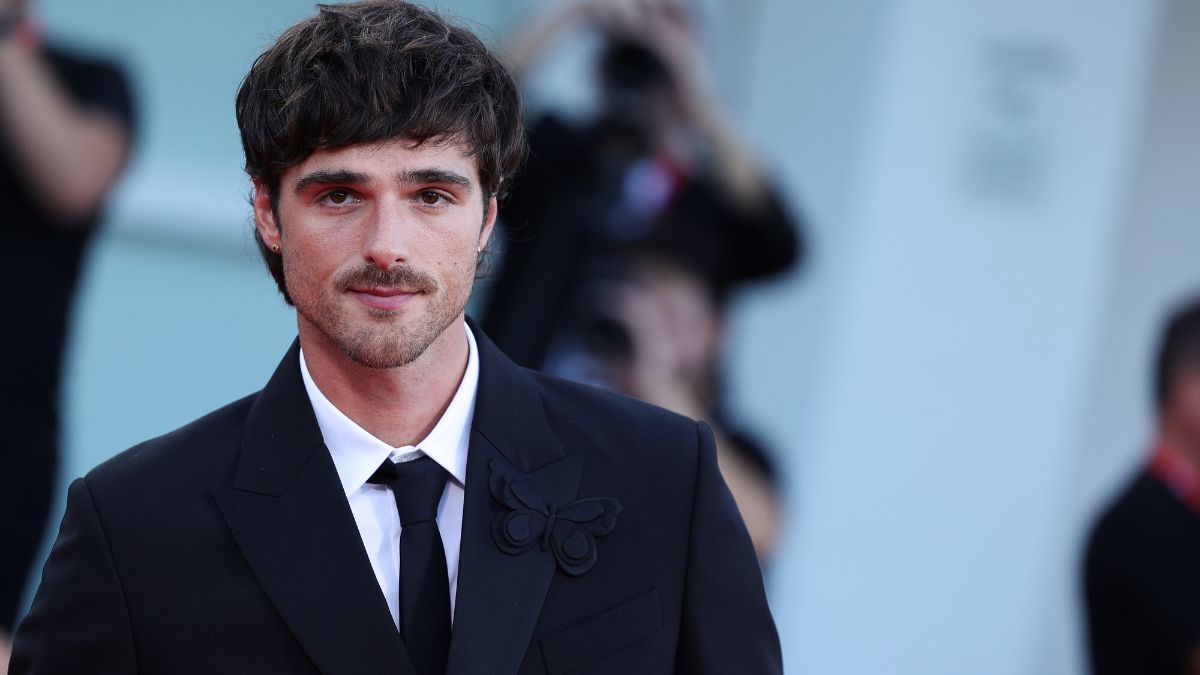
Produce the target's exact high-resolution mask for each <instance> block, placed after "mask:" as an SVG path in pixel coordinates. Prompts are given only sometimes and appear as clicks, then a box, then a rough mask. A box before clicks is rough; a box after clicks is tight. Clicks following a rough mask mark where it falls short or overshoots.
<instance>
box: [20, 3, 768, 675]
mask: <svg viewBox="0 0 1200 675" xmlns="http://www.w3.org/2000/svg"><path fill="white" fill-rule="evenodd" d="M237 110H238V122H239V126H240V129H241V133H242V141H243V147H244V149H245V152H246V166H247V170H248V172H249V174H250V176H251V178H252V179H253V183H254V214H255V221H256V236H257V237H258V241H259V245H260V250H261V252H262V253H263V256H264V259H265V260H266V262H267V266H268V268H269V269H270V270H271V272H272V274H273V275H274V277H275V279H276V281H277V282H278V284H279V287H280V290H281V291H282V292H283V294H284V297H285V298H286V299H287V300H288V301H289V302H291V303H292V304H294V305H295V307H296V309H297V322H298V325H299V339H298V341H297V344H295V345H293V347H292V349H291V350H290V351H289V352H288V353H287V354H286V355H285V356H284V359H283V361H282V362H281V364H280V365H279V368H278V369H277V370H276V372H275V374H274V376H272V378H271V380H270V381H269V382H268V383H267V385H266V387H265V388H264V389H263V390H262V391H260V392H258V393H257V394H254V395H251V396H249V397H247V398H245V399H243V400H241V401H238V402H235V403H233V404H231V405H229V406H227V407H225V408H222V409H220V410H217V411H215V412H213V413H211V414H209V415H207V416H205V417H203V418H201V419H200V420H197V421H196V422H193V423H192V424H190V425H188V426H186V427H183V428H182V429H179V430H177V431H175V432H173V433H171V434H168V435H166V436H163V437H161V438H158V439H154V440H151V441H149V442H147V443H144V444H142V445H139V446H136V447H134V448H132V449H130V450H128V451H126V452H125V453H122V454H121V455H118V456H117V457H115V458H113V459H112V460H110V461H108V462H106V463H105V464H103V465H101V466H100V467H97V468H96V469H94V470H93V471H91V472H90V473H89V474H88V475H87V476H86V477H84V478H83V479H80V480H78V481H76V482H75V483H74V484H73V485H72V487H71V489H70V494H69V497H68V502H69V503H68V508H67V514H66V516H65V517H64V520H63V524H62V529H61V532H60V534H59V539H58V542H57V543H56V545H55V548H54V551H53V552H52V554H51V558H50V560H49V562H48V563H47V565H46V569H45V572H44V575H43V579H42V585H41V588H40V589H39V591H38V594H37V597H36V598H35V600H34V605H33V608H32V609H31V611H30V614H29V615H28V617H27V619H26V620H25V622H24V623H23V624H22V625H21V627H20V628H19V629H18V633H17V636H16V643H15V651H14V657H13V664H14V665H13V668H14V672H17V673H25V672H77V671H86V672H89V673H95V672H131V671H137V672H145V673H160V672H161V673H189V672H196V673H225V672H288V673H311V672H321V673H383V672H397V673H405V674H414V673H416V674H420V675H428V674H430V673H442V672H446V673H461V674H463V675H474V674H477V673H488V674H491V673H565V672H591V673H607V672H622V673H665V672H687V673H734V672H736V673H774V672H779V671H780V670H781V667H780V656H779V645H778V641H777V638H776V635H775V630H774V626H773V622H772V620H771V617H770V614H769V612H768V610H767V607H766V601H765V598H764V593H763V589H762V579H761V575H760V573H759V570H758V567H757V565H756V564H755V562H754V553H753V551H752V549H751V546H750V543H749V540H748V537H747V535H746V531H745V528H744V526H743V525H742V523H741V521H740V519H739V518H738V515H737V513H736V510H735V507H734V506H733V503H732V500H731V498H730V496H729V493H728V491H727V490H726V488H725V486H724V484H723V483H722V481H721V478H720V475H719V473H718V471H717V468H716V463H715V459H714V449H713V440H712V436H711V434H710V433H709V431H708V430H707V428H706V427H704V426H703V425H700V424H697V423H695V422H692V421H690V420H687V419H685V418H682V417H678V416H675V415H673V414H671V413H667V412H665V411H662V410H659V409H655V408H651V407H648V406H645V405H643V404H640V403H637V402H634V401H632V400H629V399H624V398H620V397H617V396H615V395H610V394H604V393H600V392H598V391H594V390H591V389H587V388H584V387H581V386H579V385H573V384H569V383H565V382H562V381H558V380H554V379H552V378H548V377H545V376H541V375H538V374H535V373H532V372H529V371H525V370H523V369H520V368H518V367H517V366H515V365H514V364H513V363H512V362H511V361H509V360H508V359H507V358H506V357H505V356H504V355H503V354H501V353H500V352H499V351H498V350H497V349H496V348H495V347H494V346H493V345H492V344H491V343H490V342H489V341H488V340H487V338H486V337H485V336H484V335H483V334H482V333H480V332H479V331H478V329H477V328H476V327H474V326H472V325H470V324H469V323H467V322H466V321H465V320H464V316H463V309H464V307H465V304H466V301H467V297H468V295H469V293H470V290H471V286H472V282H473V279H474V275H475V270H476V264H477V261H478V259H479V255H480V253H481V251H482V250H483V249H484V248H485V246H486V245H487V243H488V240H489V237H490V235H491V234H492V229H493V224H494V222H495V219H496V213H497V208H498V201H499V196H500V192H501V191H502V189H503V187H504V185H505V184H506V183H507V181H508V180H510V179H511V177H512V175H513V173H514V172H515V170H516V169H517V167H518V165H519V163H520V160H521V157H522V155H523V152H524V141H523V135H522V122H521V114H520V104H519V99H518V95H517V92H516V88H515V86H514V84H513V82H512V80H511V78H510V77H509V76H508V74H507V73H506V72H505V71H504V69H503V67H502V66H500V65H499V64H498V62H497V61H496V59H495V58H494V57H493V56H492V55H491V54H490V53H488V51H487V50H486V48H484V47H483V45H482V44H481V43H480V42H479V40H478V39H477V38H475V37H474V36H473V35H471V34H470V33H468V32H466V31H464V30H462V29H459V28H455V27H452V26H449V25H447V24H446V23H445V22H443V21H442V20H441V19H440V18H438V17H437V16H436V15H434V14H433V13H431V12H429V11H427V10H423V9H420V8H417V7H415V6H412V5H408V4H405V3H401V2H393V1H388V0H372V1H369V2H363V3H355V4H348V5H332V6H322V7H321V8H320V11H319V14H318V16H316V17H313V18H310V19H308V20H305V21H303V22H301V23H300V24H298V25H296V26H294V27H293V28H291V29H290V30H288V31H287V32H285V33H284V34H283V35H282V36H281V37H280V38H279V40H278V41H277V42H276V43H275V44H274V45H273V46H272V47H271V48H270V49H268V50H267V52H266V53H264V54H263V55H262V56H260V57H259V59H258V60H257V61H256V62H255V64H254V66H253V68H252V69H251V71H250V73H249V75H248V76H247V77H246V79H245V81H244V82H243V84H242V88H241V90H240V92H239V94H238V101H237Z"/></svg>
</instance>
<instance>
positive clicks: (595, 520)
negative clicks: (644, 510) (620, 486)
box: [489, 460, 621, 576]
mask: <svg viewBox="0 0 1200 675" xmlns="http://www.w3.org/2000/svg"><path fill="white" fill-rule="evenodd" d="M490 467H491V470H492V477H491V482H490V484H489V487H490V488H491V492H492V497H493V498H495V500H496V501H498V502H500V503H501V504H503V505H504V506H506V507H508V508H509V509H511V510H509V511H506V512H504V513H499V514H496V517H495V518H493V519H492V538H493V539H495V540H496V545H497V546H498V547H500V550H501V551H504V552H505V553H507V554H509V555H519V554H521V553H524V552H525V551H528V550H529V549H531V548H533V547H534V546H535V545H540V546H541V549H542V550H543V551H545V550H547V549H549V550H550V551H552V552H553V553H554V559H555V561H557V562H558V567H559V569H561V570H562V571H563V572H566V573H567V574H570V575H571V576H579V575H580V574H583V573H585V572H587V571H588V570H590V569H592V565H595V564H596V537H602V536H604V535H606V534H608V533H609V532H611V531H612V529H613V527H615V526H616V524H617V515H618V514H620V513H621V503H620V502H618V501H617V500H615V499H612V498H610V497H587V498H584V499H577V500H575V501H573V502H571V503H570V504H567V505H566V506H561V507H558V508H555V507H554V506H553V505H551V504H547V503H546V502H545V501H544V500H543V499H542V497H541V495H539V494H538V492H537V489H535V488H534V487H533V485H532V484H530V483H529V481H528V480H526V479H525V478H524V477H523V476H521V475H520V474H517V473H516V472H515V471H510V470H509V469H508V467H506V466H505V463H504V462H502V461H500V460H492V462H491V464H490Z"/></svg>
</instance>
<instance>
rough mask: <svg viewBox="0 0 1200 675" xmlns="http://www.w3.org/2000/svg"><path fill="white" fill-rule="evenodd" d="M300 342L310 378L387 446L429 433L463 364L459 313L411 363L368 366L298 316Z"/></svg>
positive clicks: (465, 350) (464, 355)
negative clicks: (381, 366)
mask: <svg viewBox="0 0 1200 675" xmlns="http://www.w3.org/2000/svg"><path fill="white" fill-rule="evenodd" d="M299 327H300V346H301V347H302V348H303V349H304V360H305V363H306V364H307V365H308V372H309V374H310V375H311V376H312V378H313V382H315V383H316V385H317V387H318V388H319V389H320V390H321V393H322V394H324V395H325V398H327V399H329V402H330V403H332V404H333V405H334V406H335V407H336V408H337V409H338V410H340V411H342V414H344V415H345V416H346V417H349V418H350V419H351V420H353V421H354V423H355V424H357V425H358V426H360V427H362V428H363V429H365V430H366V431H367V432H368V433H370V434H371V435H372V436H374V437H376V438H378V439H379V440H381V441H383V442H384V443H387V444H388V445H391V446H392V447H402V446H406V445H416V444H417V443H419V442H420V441H421V440H422V439H424V438H425V437H426V436H428V435H429V432H430V431H432V430H433V427H434V426H436V425H437V422H438V420H439V419H441V417H442V414H443V413H445V412H446V408H447V407H449V405H450V400H451V399H452V398H454V393H455V392H456V391H457V390H458V385H459V384H460V383H461V382H462V378H463V373H464V372H466V368H467V354H468V351H469V348H468V346H467V336H466V331H465V329H464V327H463V318H462V315H459V317H458V319H457V320H455V321H454V322H453V323H451V324H450V326H448V327H447V328H446V330H444V331H442V334H441V335H440V336H438V338H437V339H436V340H434V342H433V344H431V345H430V346H429V348H428V349H426V350H425V352H424V353H423V354H421V355H420V356H418V357H417V358H416V359H415V360H413V361H412V362H411V363H408V364H406V365H403V366H399V367H396V368H369V367H367V366H364V365H362V364H360V363H357V362H355V361H353V360H351V359H350V358H349V357H348V356H346V354H345V353H344V352H343V351H342V350H341V349H340V348H338V346H337V345H336V344H334V343H333V342H332V341H330V340H329V338H328V337H327V336H326V335H325V334H324V333H322V332H321V331H319V330H317V328H316V327H315V326H313V325H312V324H310V323H308V321H306V320H305V319H304V318H303V317H301V318H300V320H299Z"/></svg>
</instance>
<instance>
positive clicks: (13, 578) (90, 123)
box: [0, 0, 133, 672]
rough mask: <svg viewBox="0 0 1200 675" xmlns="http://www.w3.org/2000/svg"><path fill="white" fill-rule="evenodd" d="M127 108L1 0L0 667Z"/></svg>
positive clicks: (81, 58)
mask: <svg viewBox="0 0 1200 675" xmlns="http://www.w3.org/2000/svg"><path fill="white" fill-rule="evenodd" d="M132 122H133V106H132V102H131V97H130V93H129V87H128V85H127V83H126V80H125V77H124V75H123V74H122V73H121V70H120V69H119V68H117V67H116V66H115V65H114V64H111V63H109V62H106V61H103V60H100V59H97V58H95V57H92V56H90V55H83V54H80V53H76V52H74V51H70V50H65V49H63V48H62V47H60V46H58V45H56V44H53V43H48V42H47V41H46V40H44V39H43V37H42V35H41V31H40V30H39V29H38V27H37V24H36V23H35V21H34V20H33V12H32V8H31V7H29V6H28V3H25V2H20V1H19V0H0V202H2V203H3V204H4V216H3V223H2V225H0V252H2V253H0V256H3V262H2V264H0V288H3V289H4V291H5V295H4V304H3V306H4V311H5V314H6V315H7V316H8V317H15V318H16V319H17V321H18V323H19V328H16V329H9V330H5V331H3V332H0V382H3V383H4V385H5V386H4V387H3V389H0V428H2V429H4V437H3V441H0V542H2V544H0V672H3V671H4V670H7V668H6V664H7V663H8V652H9V635H10V634H11V633H12V629H13V624H14V622H15V621H16V619H17V614H18V612H19V610H20V608H21V607H22V600H23V595H24V591H25V587H26V581H27V580H28V578H29V576H30V574H29V573H30V571H31V570H32V568H33V567H34V559H35V557H36V555H37V553H38V551H39V550H40V549H41V547H42V538H43V537H44V535H45V529H46V524H47V523H46V521H47V520H48V516H49V511H50V503H51V501H52V497H53V492H54V485H55V478H56V475H55V473H56V467H57V464H58V445H59V443H58V441H59V439H58V432H59V428H58V418H59V411H58V389H59V381H60V379H61V378H60V374H61V371H62V362H63V358H62V356H63V348H64V344H65V342H66V336H67V328H68V317H69V314H70V308H71V300H72V297H73V296H74V293H75V288H76V285H77V282H78V279H79V271H80V268H81V266H82V262H83V255H84V251H85V249H86V246H87V244H88V242H89V240H90V239H91V235H92V233H93V232H94V231H95V229H96V226H97V224H98V222H99V220H100V212H101V209H102V206H103V203H104V200H105V197H106V195H107V194H108V191H109V189H110V187H111V186H112V183H113V181H114V180H116V178H117V176H118V174H119V173H120V170H121V167H122V166H123V165H124V163H125V160H126V158H127V157H128V155H129V146H130V136H131V129H132V126H133V123H132Z"/></svg>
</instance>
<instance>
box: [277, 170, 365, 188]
mask: <svg viewBox="0 0 1200 675" xmlns="http://www.w3.org/2000/svg"><path fill="white" fill-rule="evenodd" d="M369 180H370V177H369V176H367V174H365V173H359V172H357V171H348V170H346V169H334V170H317V171H313V172H312V173H308V174H305V175H304V177H303V178H301V179H300V180H298V181H296V187H295V191H296V193H297V194H299V193H301V192H304V190H305V188H308V187H309V186H311V185H332V184H335V183H341V184H343V185H361V184H363V183H366V182H368V181H369Z"/></svg>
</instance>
